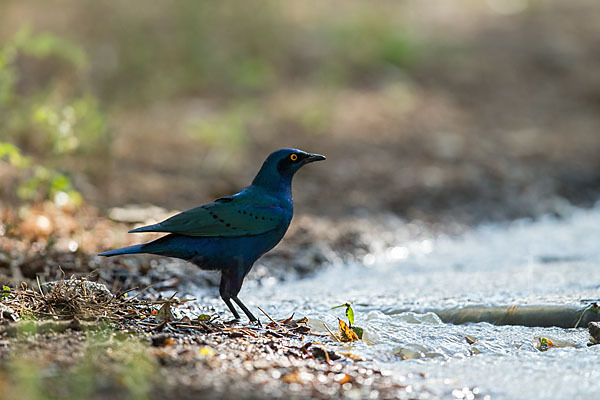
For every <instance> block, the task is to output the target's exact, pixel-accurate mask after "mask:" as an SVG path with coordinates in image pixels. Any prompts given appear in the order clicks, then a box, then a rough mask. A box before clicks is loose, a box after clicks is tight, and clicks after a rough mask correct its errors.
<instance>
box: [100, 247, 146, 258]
mask: <svg viewBox="0 0 600 400" xmlns="http://www.w3.org/2000/svg"><path fill="white" fill-rule="evenodd" d="M142 246H143V244H136V245H134V246H128V247H122V248H120V249H114V250H109V251H105V252H104V253H100V254H98V255H99V256H105V257H110V256H118V255H121V254H139V253H145V251H144V250H142Z"/></svg>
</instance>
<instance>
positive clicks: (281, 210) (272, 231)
mask: <svg viewBox="0 0 600 400" xmlns="http://www.w3.org/2000/svg"><path fill="white" fill-rule="evenodd" d="M321 160H325V157H324V156H322V155H320V154H310V153H306V152H304V151H301V150H297V149H281V150H277V151H275V152H273V153H271V154H270V155H269V157H267V159H266V160H265V162H264V163H263V165H262V168H261V169H260V171H258V174H257V175H256V177H255V178H254V180H253V181H252V184H251V185H250V186H248V187H246V188H244V189H242V190H240V191H239V192H238V193H236V194H234V195H231V196H228V197H223V198H220V199H218V200H215V201H213V202H212V203H209V204H205V205H203V206H200V207H196V208H193V209H191V210H188V211H184V212H182V213H180V214H177V215H175V216H173V217H171V218H169V219H166V220H165V221H163V222H160V223H158V224H154V225H148V226H143V227H141V228H137V229H133V230H131V231H130V233H133V232H165V233H168V235H166V236H163V237H161V238H159V239H156V240H154V241H152V242H148V243H144V244H138V245H135V246H129V247H124V248H121V249H116V250H110V251H107V252H104V253H100V255H101V256H116V255H120V254H139V253H149V254H157V255H161V256H167V257H176V258H181V259H184V260H186V261H190V262H192V263H194V264H196V265H197V266H198V267H200V268H202V269H206V270H219V271H221V285H220V287H219V292H220V294H221V298H222V299H223V301H224V302H225V304H227V307H229V309H230V310H231V312H232V313H233V316H234V317H235V319H239V318H240V316H239V314H238V312H237V311H236V309H235V307H234V306H233V304H232V303H231V300H233V301H234V302H235V303H236V304H237V305H238V306H239V307H240V308H241V309H242V310H243V311H244V313H245V314H246V315H247V316H248V318H249V319H250V321H251V322H257V321H258V320H257V319H256V317H255V316H254V315H252V313H251V312H250V310H248V308H247V307H246V306H245V305H244V304H243V303H242V302H241V300H240V299H239V298H238V297H237V295H238V293H239V291H240V289H241V287H242V282H243V280H244V278H245V277H246V275H247V274H248V272H249V271H250V269H251V268H252V265H253V264H254V262H255V261H256V260H257V259H258V258H259V257H260V256H262V255H263V254H265V253H266V252H267V251H269V250H271V249H272V248H273V247H275V246H276V245H277V243H279V241H280V240H281V239H282V238H283V236H284V235H285V232H286V231H287V229H288V226H289V225H290V221H291V220H292V215H293V213H294V208H293V200H292V178H293V177H294V174H295V173H296V171H298V170H299V169H300V168H302V166H304V165H306V164H308V163H311V162H313V161H321Z"/></svg>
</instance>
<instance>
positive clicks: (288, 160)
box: [252, 149, 325, 188]
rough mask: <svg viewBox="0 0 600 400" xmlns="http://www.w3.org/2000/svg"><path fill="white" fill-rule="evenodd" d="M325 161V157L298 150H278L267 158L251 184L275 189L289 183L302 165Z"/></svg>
mask: <svg viewBox="0 0 600 400" xmlns="http://www.w3.org/2000/svg"><path fill="white" fill-rule="evenodd" d="M321 160H325V156H322V155H320V154H311V153H307V152H305V151H302V150H298V149H280V150H277V151H274V152H273V153H271V154H270V155H269V157H267V159H266V160H265V162H264V163H263V165H262V168H261V169H260V171H258V174H257V175H256V177H255V178H254V181H253V182H252V184H253V185H255V186H263V187H271V188H275V187H278V186H280V185H281V184H282V183H284V184H285V183H290V182H291V181H292V177H293V176H294V174H295V173H296V171H298V170H299V169H300V168H302V167H303V166H304V165H306V164H308V163H311V162H314V161H321Z"/></svg>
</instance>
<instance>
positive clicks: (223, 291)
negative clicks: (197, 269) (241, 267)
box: [219, 271, 240, 320]
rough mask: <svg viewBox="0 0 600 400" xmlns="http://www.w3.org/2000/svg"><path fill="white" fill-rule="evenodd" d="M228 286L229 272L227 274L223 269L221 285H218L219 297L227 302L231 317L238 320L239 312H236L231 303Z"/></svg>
mask: <svg viewBox="0 0 600 400" xmlns="http://www.w3.org/2000/svg"><path fill="white" fill-rule="evenodd" d="M229 286H230V285H229V274H227V273H226V271H223V272H222V273H221V285H220V286H219V294H220V295H221V298H222V299H223V301H224V302H225V304H227V307H229V310H230V311H231V313H232V314H233V318H234V319H236V320H239V319H240V314H238V312H237V310H236V309H235V307H234V306H233V304H231V294H230V287H229Z"/></svg>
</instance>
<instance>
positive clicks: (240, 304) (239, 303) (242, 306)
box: [231, 295, 260, 326]
mask: <svg viewBox="0 0 600 400" xmlns="http://www.w3.org/2000/svg"><path fill="white" fill-rule="evenodd" d="M231 298H232V299H233V301H235V303H236V304H237V305H238V306H240V308H241V309H242V311H243V312H244V314H246V316H247V317H248V319H249V320H250V322H255V323H257V324H258V326H260V321H259V320H258V318H256V317H255V316H254V315H253V314H252V313H251V312H250V310H248V307H246V306H245V305H244V303H242V301H241V300H240V299H238V297H237V295H236V296H231Z"/></svg>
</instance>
